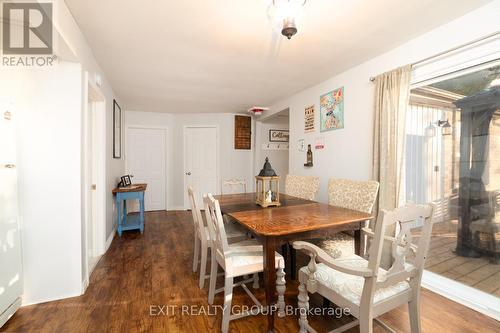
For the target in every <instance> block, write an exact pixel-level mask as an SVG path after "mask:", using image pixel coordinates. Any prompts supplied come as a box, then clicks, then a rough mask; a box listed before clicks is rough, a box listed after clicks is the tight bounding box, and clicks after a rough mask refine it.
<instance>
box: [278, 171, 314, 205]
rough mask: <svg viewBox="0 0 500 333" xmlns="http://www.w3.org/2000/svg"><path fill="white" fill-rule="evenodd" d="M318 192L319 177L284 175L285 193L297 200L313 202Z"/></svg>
mask: <svg viewBox="0 0 500 333" xmlns="http://www.w3.org/2000/svg"><path fill="white" fill-rule="evenodd" d="M318 190H319V177H312V176H297V175H286V178H285V193H286V194H288V195H292V196H294V197H297V198H302V199H306V200H314V199H315V197H316V194H317V193H318Z"/></svg>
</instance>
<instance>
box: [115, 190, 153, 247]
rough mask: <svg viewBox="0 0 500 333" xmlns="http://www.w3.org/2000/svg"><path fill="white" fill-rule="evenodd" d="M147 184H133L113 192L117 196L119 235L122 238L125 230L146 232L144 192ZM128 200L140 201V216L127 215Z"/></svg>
mask: <svg viewBox="0 0 500 333" xmlns="http://www.w3.org/2000/svg"><path fill="white" fill-rule="evenodd" d="M146 188H147V184H133V185H130V186H125V187H117V188H115V189H114V190H113V194H115V195H116V210H117V216H118V235H119V236H120V237H121V235H122V233H123V231H125V230H137V229H138V230H140V231H141V234H142V233H143V232H144V192H146ZM127 200H139V207H140V211H139V214H131V215H127Z"/></svg>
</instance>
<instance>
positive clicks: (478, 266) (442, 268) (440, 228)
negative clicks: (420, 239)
mask: <svg viewBox="0 0 500 333" xmlns="http://www.w3.org/2000/svg"><path fill="white" fill-rule="evenodd" d="M456 244H457V220H450V221H446V222H441V223H436V224H434V228H433V231H432V238H431V245H430V249H429V255H428V256H427V261H426V264H425V269H427V270H429V271H431V272H434V273H437V274H440V275H443V276H445V277H447V278H450V279H452V280H455V281H458V282H461V283H464V284H466V285H468V286H471V287H474V288H477V289H479V290H482V291H484V292H487V293H489V294H492V295H495V296H497V297H500V265H495V264H492V263H490V262H489V260H488V258H486V257H483V258H465V257H459V256H457V255H456V254H455V253H454V250H455V247H456Z"/></svg>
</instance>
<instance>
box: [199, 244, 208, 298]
mask: <svg viewBox="0 0 500 333" xmlns="http://www.w3.org/2000/svg"><path fill="white" fill-rule="evenodd" d="M207 250H208V249H207V246H202V248H201V263H200V289H203V287H204V286H205V276H206V269H207Z"/></svg>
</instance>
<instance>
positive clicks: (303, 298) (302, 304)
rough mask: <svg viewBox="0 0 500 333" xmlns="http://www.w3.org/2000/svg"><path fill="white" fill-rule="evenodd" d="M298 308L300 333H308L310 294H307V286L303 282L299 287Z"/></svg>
mask: <svg viewBox="0 0 500 333" xmlns="http://www.w3.org/2000/svg"><path fill="white" fill-rule="evenodd" d="M298 306H299V313H300V317H299V327H300V330H299V332H300V333H307V311H309V294H308V293H307V288H306V285H305V284H304V283H302V282H301V283H300V285H299V296H298Z"/></svg>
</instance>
